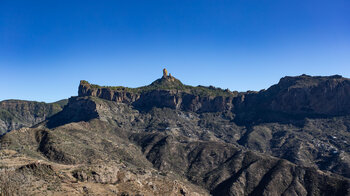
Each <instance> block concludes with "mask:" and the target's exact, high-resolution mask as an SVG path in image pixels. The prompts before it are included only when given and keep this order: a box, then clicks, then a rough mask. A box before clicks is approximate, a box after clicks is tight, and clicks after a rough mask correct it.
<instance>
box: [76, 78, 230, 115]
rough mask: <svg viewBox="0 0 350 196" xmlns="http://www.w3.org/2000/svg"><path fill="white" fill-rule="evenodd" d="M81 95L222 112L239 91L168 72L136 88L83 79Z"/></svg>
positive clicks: (144, 106)
mask: <svg viewBox="0 0 350 196" xmlns="http://www.w3.org/2000/svg"><path fill="white" fill-rule="evenodd" d="M196 88H198V89H196ZM217 91H219V93H217ZM216 94H219V95H217V96H216ZM78 96H80V97H82V96H94V97H98V98H102V99H106V100H110V101H116V102H118V103H128V104H132V105H134V106H135V107H137V108H139V109H140V110H149V109H151V108H153V107H168V108H172V109H180V110H185V111H193V112H222V111H225V110H231V109H232V107H233V105H232V100H233V98H234V97H235V96H237V93H233V92H230V91H224V90H221V89H215V88H209V87H190V86H185V85H183V84H182V83H181V82H180V81H179V80H177V79H175V78H174V77H170V76H167V77H163V78H161V79H158V80H157V81H155V82H153V83H152V84H151V85H149V86H146V87H140V88H137V89H129V88H125V87H101V86H97V85H91V84H89V83H88V82H86V81H81V82H80V85H79V93H78Z"/></svg>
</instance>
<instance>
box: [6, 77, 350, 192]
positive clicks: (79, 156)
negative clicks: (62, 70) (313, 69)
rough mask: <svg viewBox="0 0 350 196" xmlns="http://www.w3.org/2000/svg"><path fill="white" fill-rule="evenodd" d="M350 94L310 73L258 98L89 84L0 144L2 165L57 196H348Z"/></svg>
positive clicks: (345, 83) (167, 83) (164, 83)
mask: <svg viewBox="0 0 350 196" xmlns="http://www.w3.org/2000/svg"><path fill="white" fill-rule="evenodd" d="M172 82H174V84H172ZM349 85H350V84H349V79H346V78H343V77H340V76H330V77H312V76H306V75H302V76H297V77H285V78H282V79H281V80H280V82H279V83H278V84H276V85H274V86H272V87H270V88H268V89H267V90H262V91H259V92H245V93H238V92H237V93H232V92H225V90H222V89H221V90H220V89H216V88H210V87H206V88H205V90H209V91H211V90H213V91H214V92H215V91H217V90H219V91H220V92H222V91H223V92H224V93H228V94H227V95H229V96H222V95H220V94H216V93H213V92H210V93H202V94H199V93H198V94H197V93H194V94H191V92H193V88H196V87H189V88H188V87H186V85H184V84H182V83H181V82H180V83H179V82H178V81H176V80H175V79H172V77H170V76H166V77H164V76H163V78H161V79H159V80H156V81H155V82H154V83H153V84H151V85H150V86H151V87H149V86H148V87H147V86H146V87H144V88H143V90H135V89H133V90H130V89H127V88H125V87H101V86H97V85H91V84H89V83H88V82H86V81H82V82H80V85H79V93H78V96H75V97H71V98H70V99H69V100H68V104H67V105H65V106H64V108H63V110H62V111H61V112H58V113H56V114H54V115H53V116H51V117H49V118H47V119H46V120H44V121H43V122H41V123H39V124H37V125H35V126H33V127H31V128H22V129H19V130H13V131H11V132H9V133H7V134H5V135H3V136H1V137H0V157H2V158H0V166H1V165H3V166H2V167H4V168H9V169H11V168H12V170H11V171H12V173H13V175H23V174H26V175H29V176H31V178H33V179H35V182H37V184H31V185H30V186H33V187H36V189H38V190H40V192H44V191H46V192H48V193H52V194H54V193H60V194H64V193H65V191H66V192H67V191H69V192H72V191H73V192H74V193H75V194H76V195H83V194H86V192H87V193H89V194H92V195H98V194H99V193H102V192H103V193H104V194H112V195H113V194H114V195H123V194H124V195H127V194H129V195H132V194H141V195H142V194H144V195H149V194H152V193H153V194H156V195H261V194H266V195H348V194H349V193H350V151H349V149H350V131H349V130H350V116H349V113H348V112H349V111H350V110H348V109H347V107H348V106H347V104H348V95H349V94H348V88H349ZM153 87H154V88H153ZM175 87H176V88H175ZM200 88H202V87H200ZM189 89H190V90H189ZM191 89H192V91H191ZM325 89H326V90H325ZM201 90H202V89H201ZM201 90H199V91H201ZM197 92H198V91H197ZM321 92H322V93H321ZM327 93H328V94H329V95H330V94H333V95H336V96H334V97H336V98H334V97H330V99H328V97H327V96H328V94H327ZM214 95H216V96H214ZM299 95H301V96H300V97H301V98H299ZM279 97H280V98H279ZM292 97H296V98H295V99H291V98H292ZM299 99H304V100H308V101H304V102H303V100H299ZM340 100H341V101H340ZM317 101H319V102H322V103H320V104H313V103H317ZM336 101H338V103H340V104H341V105H342V106H344V107H343V109H344V110H343V111H345V112H342V110H339V108H338V107H335V106H334V105H332V103H333V102H336ZM339 101H340V102H339ZM297 103H301V105H302V106H303V107H304V106H305V105H307V106H308V107H309V110H304V109H303V107H297V108H295V110H290V109H289V108H290V107H289V105H293V104H297ZM325 104H331V106H328V105H326V106H325V107H322V105H325ZM277 106H278V107H277ZM310 109H311V110H310ZM11 153H12V154H11ZM16 157H20V160H22V161H20V162H19V163H17V164H16V165H15V164H13V162H14V160H17V158H16ZM61 168H66V169H61ZM106 171H108V172H106ZM112 171H115V172H112ZM35 174H38V175H35ZM58 174H64V175H61V176H60V175H58ZM50 175H51V176H58V177H57V179H58V180H56V181H55V180H53V179H49V178H47V177H45V176H50ZM43 178H45V179H46V178H47V179H46V180H47V181H48V182H49V184H54V185H55V187H52V186H48V185H47V184H45V183H38V182H40V180H42V179H43ZM16 179H17V178H16ZM156 179H162V180H161V181H159V180H156ZM150 181H151V182H152V184H149V182H150ZM41 182H42V181H41ZM71 182H79V183H78V184H77V185H74V187H76V188H75V189H74V190H73V189H72V188H71V187H72V186H73V184H74V183H71ZM171 182H173V183H174V184H172V183H171ZM175 182H176V183H175ZM155 184H156V185H157V187H158V189H157V188H155ZM105 185H106V186H107V187H106V186H105ZM30 186H29V187H25V188H23V190H24V191H26V192H31V190H30V188H31V187H30ZM48 187H49V188H48ZM69 187H70V188H69ZM84 187H85V188H84ZM115 188H117V189H118V190H117V189H115ZM157 190H158V192H157Z"/></svg>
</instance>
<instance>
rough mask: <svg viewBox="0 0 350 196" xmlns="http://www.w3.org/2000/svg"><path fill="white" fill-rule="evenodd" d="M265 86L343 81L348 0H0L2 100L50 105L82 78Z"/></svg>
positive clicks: (348, 52)
mask: <svg viewBox="0 0 350 196" xmlns="http://www.w3.org/2000/svg"><path fill="white" fill-rule="evenodd" d="M163 67H166V68H167V69H168V71H169V72H170V73H172V75H173V76H175V77H177V78H178V79H180V80H181V81H182V82H183V83H185V84H189V85H194V86H196V85H199V84H201V85H214V86H217V87H221V88H229V89H230V90H238V91H246V90H260V89H264V88H265V89H266V88H268V87H269V86H270V85H272V84H274V83H277V82H278V81H279V79H280V78H281V77H283V76H286V75H292V76H293V75H300V74H303V73H305V74H309V75H333V74H340V75H343V76H345V77H350V1H349V0H317V1H316V0H227V1H226V0H225V1H224V0H183V1H182V0H163V1H153V0H148V1H134V0H123V1H118V0H113V1H112V0H111V1H103V0H95V1H90V0H82V1H79V0H73V1H72V0H70V1H66V0H59V1H55V0H49V1H48V0H42V1H39V0H31V1H28V0H23V1H17V0H0V92H1V93H0V100H4V99H25V100H36V101H46V102H53V101H56V100H59V99H63V98H68V97H70V96H76V95H77V91H78V85H79V81H80V80H82V79H84V80H88V81H89V82H91V83H96V84H100V85H123V86H129V87H138V86H142V85H146V84H149V83H151V82H152V81H154V80H156V79H157V78H159V77H161V75H162V69H163Z"/></svg>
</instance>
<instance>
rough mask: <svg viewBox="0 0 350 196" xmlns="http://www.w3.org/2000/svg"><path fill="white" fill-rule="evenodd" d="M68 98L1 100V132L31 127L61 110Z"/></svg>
mask: <svg viewBox="0 0 350 196" xmlns="http://www.w3.org/2000/svg"><path fill="white" fill-rule="evenodd" d="M66 104H67V100H60V101H58V102H55V103H49V104H48V103H44V102H35V101H23V100H5V101H1V102H0V134H3V133H5V132H8V131H11V130H14V129H19V128H21V127H30V126H32V125H35V124H37V123H39V122H42V121H44V120H45V119H46V118H48V117H50V116H52V115H54V114H56V113H57V112H59V111H61V110H62V108H63V106H64V105H66Z"/></svg>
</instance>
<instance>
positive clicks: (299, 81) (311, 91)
mask: <svg viewBox="0 0 350 196" xmlns="http://www.w3.org/2000/svg"><path fill="white" fill-rule="evenodd" d="M349 98H350V79H347V78H343V77H341V76H339V75H335V76H329V77H312V76H308V75H302V76H298V77H284V78H282V79H281V80H280V82H279V83H278V84H276V85H273V86H271V87H270V88H269V89H267V90H264V91H260V92H258V93H252V94H248V95H242V96H241V98H240V99H238V102H236V104H235V105H236V106H237V107H236V110H235V112H236V113H237V114H239V115H241V116H240V117H241V120H244V121H246V122H249V123H250V122H251V121H254V120H262V121H276V122H278V121H281V120H286V119H295V118H297V119H302V118H305V117H330V116H340V115H348V114H350V99H349Z"/></svg>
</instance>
